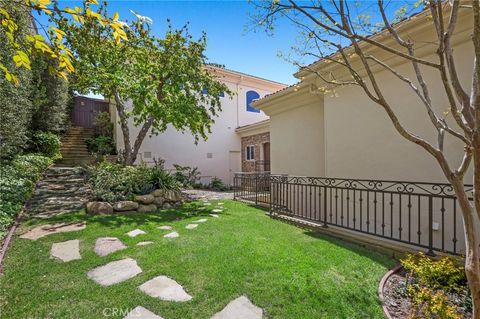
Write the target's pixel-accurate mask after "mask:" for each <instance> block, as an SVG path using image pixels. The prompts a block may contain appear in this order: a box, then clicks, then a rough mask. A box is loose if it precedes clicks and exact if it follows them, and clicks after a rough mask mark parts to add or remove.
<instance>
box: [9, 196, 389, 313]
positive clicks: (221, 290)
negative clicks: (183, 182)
mask: <svg viewBox="0 0 480 319" xmlns="http://www.w3.org/2000/svg"><path fill="white" fill-rule="evenodd" d="M224 202H225V207H226V210H224V212H223V213H220V218H218V219H217V218H210V217H209V216H208V211H205V212H204V213H201V214H197V213H195V212H198V211H199V210H198V209H197V208H198V206H200V205H201V203H197V202H195V203H190V204H187V205H185V206H184V207H183V208H182V209H178V210H176V211H174V210H171V211H166V212H159V213H151V214H130V215H110V216H93V217H92V216H86V215H85V213H84V212H83V211H81V212H78V213H77V214H72V215H69V216H66V217H57V218H54V219H53V220H52V219H51V220H48V222H49V223H51V222H58V221H77V220H86V221H87V228H86V229H84V230H82V231H79V232H71V233H63V234H55V235H50V236H47V237H44V238H41V239H39V240H37V241H30V240H23V239H20V238H18V237H16V238H14V241H13V245H12V247H11V248H10V250H9V252H8V254H7V259H6V260H5V270H4V275H3V276H1V277H0V317H1V318H15V319H20V318H62V319H63V318H123V317H124V315H125V311H127V310H128V309H132V308H134V307H136V306H138V305H141V306H143V307H146V308H147V309H149V310H151V311H153V312H154V313H156V314H158V315H160V316H162V317H164V318H166V319H186V318H195V319H201V318H210V317H211V316H212V315H213V314H215V313H216V312H218V311H220V310H221V309H223V307H225V305H226V304H227V303H228V302H229V301H231V300H232V299H234V298H236V297H238V296H240V295H246V296H248V298H250V300H251V301H252V302H253V303H254V304H256V305H257V306H259V307H261V308H263V310H264V317H265V318H382V317H383V316H382V310H381V306H380V304H379V301H378V297H377V286H378V282H379V281H380V278H381V277H382V275H383V274H384V273H385V272H386V271H387V269H388V268H390V267H391V266H393V265H394V261H393V260H392V259H390V258H389V257H386V256H384V255H381V254H378V253H375V252H373V251H370V250H368V249H366V248H362V247H359V246H356V245H354V244H350V243H346V242H343V241H341V240H338V239H334V238H332V237H328V236H324V235H320V234H318V233H314V232H310V231H306V230H304V229H300V228H297V227H295V226H292V225H289V224H286V223H283V222H281V221H278V220H273V219H271V218H269V217H268V216H266V215H265V214H264V213H263V211H261V210H258V209H256V208H252V207H250V206H248V205H245V204H242V203H238V202H233V201H224ZM210 207H211V208H210V209H213V208H214V205H212V206H210ZM202 215H205V216H207V217H208V219H209V221H208V222H206V223H201V224H200V225H199V226H198V227H197V228H196V229H194V230H186V229H185V225H187V224H188V223H189V222H192V221H194V220H196V219H198V218H199V216H202ZM42 222H43V223H45V221H41V222H39V221H35V220H32V221H29V222H28V223H26V224H24V225H22V228H24V229H23V230H26V228H28V227H30V226H33V225H35V224H37V223H42ZM160 225H171V226H173V227H174V229H175V230H177V231H178V232H179V233H180V237H179V238H176V239H165V238H163V235H164V234H165V233H166V232H165V231H162V230H159V229H157V227H158V226H160ZM135 228H140V229H142V230H144V231H146V232H147V234H146V235H140V236H138V237H136V238H129V237H128V236H126V234H125V233H126V232H128V231H130V230H133V229H135ZM102 236H114V237H118V238H120V239H121V240H122V241H123V242H124V243H125V244H126V245H127V246H128V248H127V249H125V250H122V251H117V252H115V253H113V254H111V255H109V256H106V257H99V256H97V255H96V254H95V253H94V251H93V246H94V243H95V240H96V239H97V238H98V237H102ZM70 239H80V240H81V243H80V249H81V255H82V258H83V259H82V260H77V261H71V262H68V263H62V262H58V261H54V260H51V259H49V251H50V247H51V245H52V243H54V242H60V241H65V240H70ZM143 240H152V241H154V242H155V243H154V244H152V245H149V246H143V247H137V246H135V244H136V243H137V242H139V241H143ZM126 257H131V258H134V259H135V260H137V262H138V264H139V266H140V267H141V268H142V269H143V273H141V274H139V275H137V276H136V277H134V278H132V279H129V280H127V281H125V282H123V283H120V284H117V285H113V286H110V287H101V286H99V285H97V284H96V283H95V282H93V281H91V280H89V279H88V278H87V276H86V273H87V271H88V270H90V269H91V268H93V267H96V266H99V265H103V264H106V263H107V262H110V261H114V260H118V259H122V258H126ZM158 275H167V276H169V277H171V278H173V279H175V280H176V281H177V282H179V283H180V284H181V285H183V287H184V288H185V289H186V290H187V292H188V293H190V294H191V295H192V296H193V299H192V300H191V301H189V302H185V303H174V302H166V301H161V300H159V299H155V298H152V297H149V296H147V295H145V294H144V293H142V292H141V291H140V290H139V289H138V288H137V287H138V286H139V285H141V284H142V283H144V282H145V281H147V280H149V279H151V278H153V277H155V276H158Z"/></svg>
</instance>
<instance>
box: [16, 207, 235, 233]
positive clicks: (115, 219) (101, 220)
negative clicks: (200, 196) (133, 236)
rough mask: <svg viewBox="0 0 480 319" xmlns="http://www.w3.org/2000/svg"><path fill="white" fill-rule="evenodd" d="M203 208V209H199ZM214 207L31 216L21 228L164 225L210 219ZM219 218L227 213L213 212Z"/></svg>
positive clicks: (83, 211)
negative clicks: (195, 218) (49, 224)
mask: <svg viewBox="0 0 480 319" xmlns="http://www.w3.org/2000/svg"><path fill="white" fill-rule="evenodd" d="M201 207H205V208H203V209H202V208H201ZM215 207H216V206H214V205H211V207H210V206H208V207H207V206H204V205H203V204H202V203H201V202H188V203H185V204H183V205H182V206H179V207H177V208H169V209H161V210H157V211H155V212H149V213H138V212H127V213H122V212H115V213H113V214H108V215H88V214H87V213H86V212H85V210H84V209H82V210H80V211H78V212H75V213H64V214H59V215H57V216H52V217H50V218H35V216H31V217H29V218H28V219H25V220H23V222H22V226H23V227H30V226H34V225H39V224H45V223H74V222H81V221H86V222H87V225H88V223H89V222H94V223H98V224H101V225H102V226H105V227H109V228H117V227H120V226H122V225H127V224H132V225H133V224H135V225H144V224H149V223H157V224H164V223H169V222H174V221H180V220H183V219H188V218H193V217H211V216H210V214H212V213H213V212H212V210H213V209H215ZM215 214H218V215H219V216H226V215H229V214H228V213H227V212H225V210H224V211H222V212H215Z"/></svg>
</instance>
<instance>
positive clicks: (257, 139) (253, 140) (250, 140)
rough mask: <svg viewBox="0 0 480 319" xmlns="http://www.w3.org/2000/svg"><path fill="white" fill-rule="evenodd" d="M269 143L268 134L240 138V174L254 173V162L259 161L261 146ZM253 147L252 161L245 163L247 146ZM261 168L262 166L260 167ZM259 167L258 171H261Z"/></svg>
mask: <svg viewBox="0 0 480 319" xmlns="http://www.w3.org/2000/svg"><path fill="white" fill-rule="evenodd" d="M269 142H270V132H266V133H260V134H256V135H250V136H246V137H242V172H254V171H255V161H261V160H263V159H264V158H263V157H262V153H263V150H262V148H263V144H264V143H269ZM248 145H253V146H254V149H255V151H254V160H249V161H247V146H248ZM262 167H263V166H262ZM262 167H260V169H262Z"/></svg>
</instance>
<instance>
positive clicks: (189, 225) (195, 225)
mask: <svg viewBox="0 0 480 319" xmlns="http://www.w3.org/2000/svg"><path fill="white" fill-rule="evenodd" d="M197 227H198V224H188V225H187V226H185V228H186V229H194V228H197Z"/></svg>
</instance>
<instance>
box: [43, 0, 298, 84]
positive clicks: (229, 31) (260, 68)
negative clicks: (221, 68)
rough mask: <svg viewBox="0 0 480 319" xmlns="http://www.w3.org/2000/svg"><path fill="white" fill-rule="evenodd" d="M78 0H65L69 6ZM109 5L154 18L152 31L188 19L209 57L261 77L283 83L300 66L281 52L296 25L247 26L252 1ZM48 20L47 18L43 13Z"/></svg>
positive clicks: (116, 0) (126, 15) (125, 15)
mask: <svg viewBox="0 0 480 319" xmlns="http://www.w3.org/2000/svg"><path fill="white" fill-rule="evenodd" d="M80 3H81V2H78V1H61V2H60V4H61V5H62V4H65V5H68V6H71V7H72V6H74V5H79V4H80ZM108 8H109V9H108V11H109V12H111V13H112V14H113V12H115V11H118V13H119V15H120V20H125V19H129V20H133V19H134V18H135V17H134V16H133V15H132V13H131V12H130V10H133V11H135V12H137V13H138V14H140V15H144V16H148V17H150V18H151V19H152V20H153V25H152V28H153V31H154V32H155V33H156V34H157V35H158V36H160V37H161V36H162V35H163V34H164V30H165V26H166V21H167V18H169V19H170V20H171V23H172V24H173V26H174V27H182V26H183V25H184V24H185V23H187V22H189V23H190V24H189V30H190V33H191V34H192V35H193V36H194V38H199V37H200V36H201V34H202V31H205V32H206V34H207V50H206V56H207V58H208V62H212V63H219V64H223V65H225V67H226V68H228V69H231V70H235V71H240V72H244V73H247V74H252V75H255V76H259V77H263V78H266V79H269V80H274V81H277V82H281V83H285V84H293V83H295V82H297V81H296V80H295V78H294V77H293V75H292V74H293V73H294V72H295V71H296V67H295V66H293V65H292V64H291V63H289V62H287V61H285V60H284V59H283V58H280V57H278V56H277V53H278V52H279V51H282V52H284V53H288V52H289V51H290V47H291V45H292V44H293V39H294V38H295V30H294V29H293V28H290V27H289V26H287V25H279V26H278V28H277V31H276V34H275V35H274V36H268V35H267V34H266V33H265V32H264V31H262V30H258V31H257V32H253V31H250V32H248V31H246V29H247V27H250V29H251V24H250V23H249V14H250V13H251V12H252V11H254V7H253V5H251V4H249V3H247V2H246V1H121V0H110V1H108ZM40 21H41V22H43V23H44V22H46V20H45V18H42V19H40Z"/></svg>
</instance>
